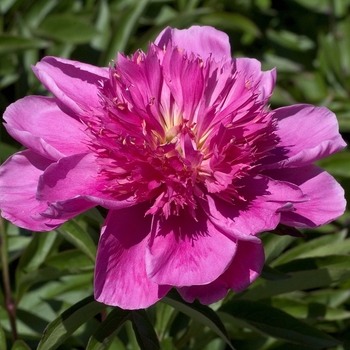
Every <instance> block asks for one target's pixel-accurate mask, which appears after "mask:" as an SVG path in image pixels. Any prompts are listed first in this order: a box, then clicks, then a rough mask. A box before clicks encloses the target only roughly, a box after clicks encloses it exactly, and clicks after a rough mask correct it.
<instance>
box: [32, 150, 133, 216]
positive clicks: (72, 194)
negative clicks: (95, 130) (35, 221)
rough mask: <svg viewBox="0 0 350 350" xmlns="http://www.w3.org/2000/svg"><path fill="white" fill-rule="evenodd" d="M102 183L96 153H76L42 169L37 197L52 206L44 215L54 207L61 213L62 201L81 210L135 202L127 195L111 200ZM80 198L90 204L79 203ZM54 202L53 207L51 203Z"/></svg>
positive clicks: (126, 205)
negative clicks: (44, 169) (126, 196)
mask: <svg viewBox="0 0 350 350" xmlns="http://www.w3.org/2000/svg"><path fill="white" fill-rule="evenodd" d="M106 185H107V184H105V183H104V182H103V181H102V179H101V178H100V176H99V167H98V165H97V163H96V156H95V155H94V154H91V153H87V154H76V155H73V156H70V157H65V158H62V159H60V160H59V161H58V162H56V163H53V164H51V165H50V166H49V167H48V168H47V169H46V171H45V172H44V174H43V175H42V176H41V177H40V179H39V184H38V193H37V198H38V199H39V200H40V201H47V202H49V203H51V204H52V205H53V207H52V210H50V211H49V212H47V215H51V214H53V213H54V212H55V210H57V211H58V212H61V214H62V213H63V212H64V210H63V208H64V207H62V205H64V203H66V204H67V205H68V206H69V207H72V206H73V207H74V208H75V204H74V201H73V202H72V200H73V199H76V201H77V204H78V203H80V204H81V205H82V211H83V209H84V205H86V206H87V208H89V207H91V206H95V205H101V206H103V207H105V208H107V209H120V208H124V207H128V206H131V205H133V204H135V202H134V200H131V199H130V200H129V199H128V198H125V200H116V199H114V198H113V197H112V196H111V195H110V194H109V193H107V192H106V191H104V189H105V186H106ZM67 200H70V201H68V202H66V201H67ZM84 200H85V201H89V202H92V203H94V204H93V205H91V203H89V204H87V203H86V204H84V205H83V203H84ZM56 202H58V203H57V208H56V207H55V205H54V203H56ZM55 208H56V209H55ZM60 208H61V209H60ZM74 210H75V209H74ZM50 213H51V214H50Z"/></svg>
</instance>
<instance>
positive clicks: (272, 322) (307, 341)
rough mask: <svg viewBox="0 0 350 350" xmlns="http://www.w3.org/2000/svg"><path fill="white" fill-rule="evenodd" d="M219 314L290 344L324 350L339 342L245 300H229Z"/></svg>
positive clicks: (285, 315)
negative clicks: (238, 320) (229, 316)
mask: <svg viewBox="0 0 350 350" xmlns="http://www.w3.org/2000/svg"><path fill="white" fill-rule="evenodd" d="M219 311H220V312H225V313H228V314H230V315H231V316H233V317H235V318H238V319H240V320H243V321H245V322H247V323H248V324H250V325H251V326H253V327H254V328H255V329H258V330H260V331H261V332H263V333H266V334H268V335H270V336H272V337H276V338H278V339H283V340H286V341H289V342H292V343H297V344H301V345H306V346H310V347H314V348H316V349H324V348H325V347H331V346H336V345H338V344H339V342H338V341H337V340H336V339H334V338H332V337H330V336H328V335H327V334H325V333H323V332H321V331H320V330H318V329H317V328H314V327H312V326H310V325H308V324H306V323H304V322H301V321H299V320H297V319H296V318H294V317H292V316H290V315H288V314H287V313H285V312H283V311H281V310H278V309H276V308H274V307H271V306H268V305H265V304H260V303H257V302H252V301H246V300H237V301H236V300H231V301H229V302H228V303H226V304H225V305H223V306H222V307H221V308H220V310H219Z"/></svg>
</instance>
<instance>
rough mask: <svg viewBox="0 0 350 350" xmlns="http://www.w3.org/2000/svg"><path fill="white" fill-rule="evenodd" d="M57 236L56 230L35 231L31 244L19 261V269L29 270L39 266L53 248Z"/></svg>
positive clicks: (19, 270) (21, 270)
mask: <svg viewBox="0 0 350 350" xmlns="http://www.w3.org/2000/svg"><path fill="white" fill-rule="evenodd" d="M56 237H57V233H56V232H55V231H52V232H36V233H34V234H33V236H32V239H31V241H30V243H29V246H28V247H27V249H26V250H25V252H24V254H23V255H22V257H21V259H20V261H19V264H18V267H17V271H18V272H29V271H34V270H36V269H37V268H39V266H40V265H41V264H42V263H43V262H44V261H45V259H46V257H47V255H48V254H49V252H50V250H51V249H52V247H53V244H54V243H55V240H56Z"/></svg>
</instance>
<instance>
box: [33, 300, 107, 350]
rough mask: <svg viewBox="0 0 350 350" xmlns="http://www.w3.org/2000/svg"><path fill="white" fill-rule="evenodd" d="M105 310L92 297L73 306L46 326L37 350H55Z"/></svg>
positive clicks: (104, 306)
mask: <svg viewBox="0 0 350 350" xmlns="http://www.w3.org/2000/svg"><path fill="white" fill-rule="evenodd" d="M105 308H106V305H104V304H101V303H98V302H97V301H95V300H94V298H93V296H91V297H87V298H85V299H84V300H82V301H80V302H79V303H77V304H75V305H73V306H72V307H70V308H69V309H68V310H66V311H65V312H63V313H62V315H60V316H59V317H58V318H56V319H55V320H54V321H52V322H51V323H50V324H49V325H48V326H47V328H46V330H45V331H44V335H43V337H42V339H41V341H40V343H39V345H38V347H37V350H51V349H56V348H57V347H58V346H59V345H61V344H62V343H63V342H64V341H65V340H66V339H67V338H68V337H69V336H70V335H71V334H72V333H73V332H74V331H75V330H77V329H78V328H79V327H80V326H81V325H82V324H84V323H85V322H86V321H87V320H89V319H90V318H92V317H93V316H95V315H96V314H98V313H99V312H101V311H102V310H104V309H105Z"/></svg>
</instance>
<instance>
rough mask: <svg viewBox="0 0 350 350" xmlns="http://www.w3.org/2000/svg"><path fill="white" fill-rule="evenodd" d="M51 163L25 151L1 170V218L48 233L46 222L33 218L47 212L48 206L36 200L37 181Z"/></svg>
mask: <svg viewBox="0 0 350 350" xmlns="http://www.w3.org/2000/svg"><path fill="white" fill-rule="evenodd" d="M50 164H51V161H50V160H48V159H46V158H44V157H42V156H40V155H38V154H35V153H33V152H32V151H29V150H26V151H23V152H19V153H16V154H14V155H13V156H12V157H10V158H9V159H8V160H7V161H6V162H5V163H4V164H3V165H2V166H1V167H0V208H1V209H2V212H1V215H2V216H3V217H4V218H5V219H7V220H10V221H11V222H12V223H13V224H15V225H17V226H19V227H23V228H26V229H28V230H33V231H47V230H48V227H47V226H46V225H45V222H37V221H35V220H33V219H32V215H35V214H37V213H40V212H42V211H45V209H46V208H47V204H46V203H41V202H38V201H37V200H36V199H35V194H36V190H37V185H38V180H39V177H40V175H41V174H42V173H43V171H44V170H45V169H46V168H47V167H48V166H49V165H50Z"/></svg>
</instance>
